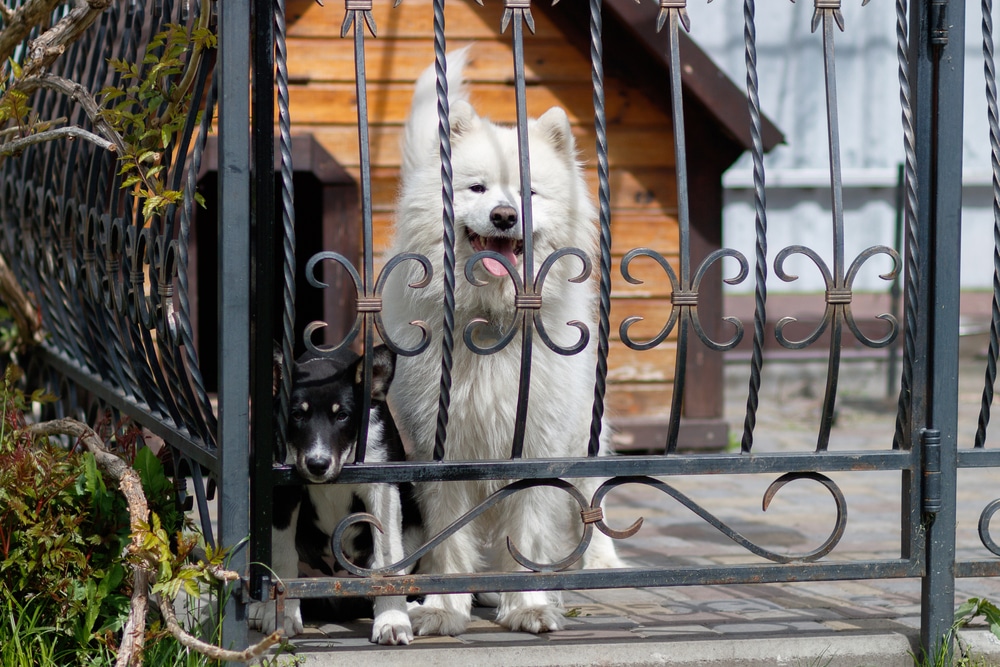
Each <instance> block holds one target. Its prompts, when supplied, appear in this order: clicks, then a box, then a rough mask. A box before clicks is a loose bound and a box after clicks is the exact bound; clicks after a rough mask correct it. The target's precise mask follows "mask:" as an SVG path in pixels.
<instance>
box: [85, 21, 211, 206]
mask: <svg viewBox="0 0 1000 667" xmlns="http://www.w3.org/2000/svg"><path fill="white" fill-rule="evenodd" d="M215 45H216V36H215V35H214V34H213V33H212V32H211V31H210V30H209V29H208V28H206V27H196V28H194V29H192V30H191V31H188V29H187V28H186V27H184V26H181V25H176V24H170V25H168V26H166V28H165V29H164V30H163V32H161V33H159V34H158V35H156V36H155V37H154V38H153V39H152V40H150V43H149V46H147V47H146V53H145V55H144V57H143V59H142V61H141V62H139V63H130V62H128V61H125V60H110V61H109V64H110V65H111V67H112V69H113V70H114V71H115V72H117V73H118V74H119V75H120V76H121V79H122V85H121V86H109V87H107V88H105V89H103V90H102V91H101V93H100V95H101V106H102V109H101V112H100V115H101V117H102V118H103V119H104V120H106V121H107V122H108V123H109V124H110V125H111V127H112V128H113V129H114V130H115V131H116V132H117V133H118V134H120V135H121V137H122V139H123V141H124V144H125V147H126V150H125V151H124V152H123V153H122V154H121V155H119V156H118V159H119V161H120V163H121V167H120V169H119V172H118V173H119V175H121V176H122V185H121V187H122V189H130V188H132V189H134V192H135V195H136V197H137V198H138V199H139V200H141V201H143V202H144V203H143V206H142V215H143V217H144V218H146V219H148V218H150V217H151V216H153V215H156V214H159V213H162V212H163V211H164V210H165V209H166V208H167V207H168V206H170V205H171V204H175V203H177V202H178V201H180V199H181V197H182V196H183V192H182V191H181V190H172V189H170V188H168V187H167V183H166V181H167V179H166V177H167V175H168V171H169V170H168V165H169V163H170V160H169V157H170V151H171V149H172V147H173V145H174V141H173V139H174V137H176V136H178V134H179V133H180V132H181V131H182V130H183V128H184V124H185V122H186V121H187V114H188V110H189V108H190V106H191V91H192V82H193V79H194V72H195V70H196V69H197V68H196V67H195V66H194V64H195V63H197V62H198V61H199V58H200V56H201V54H202V53H203V52H204V51H205V50H207V49H212V48H215ZM199 116H200V114H199ZM195 200H196V201H198V203H199V204H201V205H204V199H203V198H202V197H201V195H198V194H195Z"/></svg>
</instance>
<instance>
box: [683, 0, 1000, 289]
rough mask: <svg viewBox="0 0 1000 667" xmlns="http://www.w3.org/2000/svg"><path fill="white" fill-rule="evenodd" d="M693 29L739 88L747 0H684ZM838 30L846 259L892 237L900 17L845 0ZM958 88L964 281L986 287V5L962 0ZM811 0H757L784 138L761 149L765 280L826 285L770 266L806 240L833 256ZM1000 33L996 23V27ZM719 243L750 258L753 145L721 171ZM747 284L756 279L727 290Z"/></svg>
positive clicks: (774, 114)
mask: <svg viewBox="0 0 1000 667" xmlns="http://www.w3.org/2000/svg"><path fill="white" fill-rule="evenodd" d="M688 11H689V13H690V15H691V35H692V37H693V38H694V39H695V41H697V42H698V44H699V45H700V46H701V47H702V48H703V49H704V50H705V51H706V52H707V53H708V54H709V55H710V56H711V57H712V58H713V59H714V60H715V62H716V63H717V64H718V65H719V67H720V68H722V69H723V70H724V71H725V72H726V73H727V74H728V75H729V76H730V77H731V78H732V79H733V80H734V81H736V82H737V83H738V84H739V85H741V86H745V82H746V69H745V64H744V63H745V60H744V58H745V55H744V39H743V31H744V27H743V2H742V0H715V1H714V2H712V3H711V4H705V3H701V2H698V3H691V4H689V6H688ZM842 11H843V15H844V19H845V23H846V30H845V32H839V31H836V35H835V52H836V55H837V61H836V76H837V94H838V99H839V114H840V140H841V156H842V165H843V180H844V185H845V191H844V209H845V210H844V225H845V246H846V264H847V265H848V266H849V265H850V263H851V261H853V259H854V258H855V257H856V256H857V254H858V253H859V252H860V251H861V250H863V249H864V248H867V247H868V246H871V245H879V244H881V245H889V246H891V245H892V243H893V235H894V232H893V222H894V218H895V211H894V192H893V190H894V188H895V180H896V165H897V164H898V163H899V162H900V161H901V160H902V158H903V140H902V121H901V112H900V104H899V84H898V72H897V62H896V16H895V3H894V2H892V0H872V2H870V3H869V4H868V5H867V6H864V7H862V6H861V2H860V0H859V1H857V2H854V1H845V2H844V6H843V10H842ZM967 11H968V12H969V14H968V16H967V21H966V23H967V27H966V36H967V40H966V42H967V48H966V96H965V113H964V118H965V126H966V140H965V154H964V168H965V177H964V181H965V184H966V190H965V201H964V207H963V245H964V248H963V250H964V251H965V254H964V256H963V268H962V281H963V287H965V288H967V289H969V288H973V289H975V288H988V287H989V286H990V285H991V281H992V267H993V262H992V252H993V251H992V238H993V213H992V201H991V192H990V188H989V187H984V186H988V185H989V175H990V161H989V160H990V151H989V133H988V129H987V128H988V126H987V117H986V104H985V94H984V91H985V80H984V77H983V56H982V47H981V41H982V33H981V27H980V25H981V20H982V19H981V15H980V13H979V7H978V3H970V4H969V5H968V10H967ZM812 14H813V3H812V2H809V0H799V2H797V3H791V2H784V1H782V0H766V1H763V2H758V3H757V38H758V39H757V60H758V73H759V81H760V99H761V105H762V107H763V111H764V113H765V114H767V115H768V117H769V118H770V119H771V120H772V121H774V123H775V124H776V125H777V126H778V127H779V128H780V129H781V130H782V131H783V132H784V134H785V137H786V142H787V145H783V146H779V147H778V148H776V149H775V150H774V151H772V152H771V154H769V155H768V156H767V157H766V158H765V169H766V179H767V181H766V184H767V190H766V196H767V204H768V227H769V239H768V246H769V252H768V255H769V262H770V263H771V268H770V269H769V275H770V278H769V280H768V289H769V290H770V291H774V292H782V291H817V290H822V289H823V281H822V279H821V277H820V275H819V272H818V271H817V270H816V268H815V267H813V266H812V265H811V262H808V261H807V260H802V259H798V260H794V261H793V260H789V262H788V263H787V264H786V267H785V268H786V271H788V272H789V273H794V274H798V275H799V279H798V280H797V281H794V282H791V283H784V282H782V281H780V280H778V279H777V277H775V276H774V275H773V258H774V256H775V255H776V254H777V252H779V251H780V250H781V249H782V248H784V247H786V246H789V245H793V244H803V245H807V246H809V247H811V248H813V249H815V250H816V251H817V252H819V253H820V255H821V256H822V257H823V258H824V259H825V260H826V261H827V263H830V262H831V261H832V251H831V247H832V232H831V222H830V220H831V213H830V208H831V207H830V176H829V167H828V159H829V149H828V145H827V121H826V100H825V86H824V72H823V59H822V28H820V29H819V30H818V31H817V32H816V33H812V32H810V23H811V19H812ZM997 30H998V31H1000V27H998V28H997ZM725 183H726V203H725V212H724V238H725V244H726V245H727V246H729V247H733V248H736V249H738V250H740V251H741V252H743V253H744V254H746V255H747V257H748V259H749V260H750V261H751V262H752V261H753V242H754V206H753V187H752V186H753V178H752V172H751V162H750V157H749V155H745V156H744V157H743V158H742V159H741V160H740V161H739V162H738V163H737V164H736V165H734V166H733V167H732V168H731V169H730V170H729V172H728V173H727V174H726V179H725ZM889 265H890V264H889V262H888V260H883V259H882V258H875V259H872V260H870V262H869V264H868V265H866V269H865V270H864V272H863V273H862V275H860V276H859V279H858V281H857V282H856V283H855V287H856V288H857V289H859V290H871V291H882V290H885V289H887V288H888V283H886V282H885V281H882V280H880V279H879V278H878V274H879V273H881V272H883V271H885V270H886V269H887V268H888V267H889ZM752 288H753V284H752V277H751V278H748V279H747V281H746V282H744V283H743V284H742V285H739V286H736V287H732V288H729V290H730V292H746V291H750V290H751V289H752Z"/></svg>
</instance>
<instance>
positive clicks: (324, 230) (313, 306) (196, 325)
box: [189, 135, 361, 392]
mask: <svg viewBox="0 0 1000 667" xmlns="http://www.w3.org/2000/svg"><path fill="white" fill-rule="evenodd" d="M275 143H276V145H275V151H274V153H275V167H274V168H275V172H276V173H275V211H274V216H275V217H274V219H275V221H277V223H276V224H278V225H280V224H281V223H280V221H281V195H280V193H281V181H280V178H281V177H280V174H278V173H277V172H278V170H279V165H278V162H277V161H278V159H279V158H278V147H277V141H276V142H275ZM291 154H292V164H293V166H294V175H293V186H294V191H295V200H294V207H295V241H296V242H295V259H296V276H295V284H296V297H295V312H296V318H295V355H296V356H298V355H299V354H301V353H302V352H303V351H304V347H303V344H302V331H303V329H304V328H305V326H306V325H307V324H308V323H309V322H312V321H316V320H319V321H323V322H326V323H327V325H328V326H327V327H326V329H324V330H323V331H321V332H316V334H315V337H314V340H315V341H316V342H317V343H319V344H332V343H336V342H338V341H340V340H342V339H343V338H344V337H345V336H346V335H347V333H348V332H349V331H350V327H351V324H352V323H353V322H354V310H355V301H356V298H357V292H356V290H355V287H354V283H353V281H352V280H351V279H350V277H349V276H348V275H347V272H346V271H344V270H343V269H341V268H340V267H338V266H335V265H334V264H333V263H332V262H323V263H322V265H321V267H320V268H318V269H317V271H318V272H321V275H318V276H317V277H319V278H321V279H322V280H323V282H325V283H326V284H327V285H329V287H328V288H326V289H323V290H320V289H317V288H314V287H311V286H310V285H309V283H308V282H307V281H306V278H305V265H306V262H307V261H308V260H309V258H310V257H311V256H312V255H314V254H315V253H317V252H319V251H323V250H331V251H334V252H338V253H340V254H341V255H343V256H344V257H346V258H347V259H348V260H350V261H351V262H352V263H353V264H354V265H355V266H357V262H358V255H359V250H360V246H361V238H360V228H361V224H360V215H359V207H358V188H357V184H356V182H355V180H354V179H353V178H352V177H351V175H350V174H348V173H347V171H345V170H344V168H343V167H341V166H340V164H339V163H338V162H337V161H336V160H334V159H333V157H331V156H330V154H329V153H328V152H327V151H326V150H325V149H324V148H323V147H322V146H321V145H320V144H319V143H318V142H317V141H316V140H315V139H314V138H313V137H312V136H311V135H303V136H298V137H294V138H293V139H292V151H291ZM218 164H219V163H218V141H217V138H216V137H210V138H209V140H208V142H207V144H206V146H205V154H204V159H203V162H202V169H201V173H200V174H199V178H198V191H199V192H200V193H201V194H202V196H204V197H205V204H206V206H205V207H204V208H202V207H198V208H197V210H196V213H195V221H194V225H193V226H192V235H191V246H190V254H189V257H190V260H189V261H190V274H189V275H190V286H191V287H190V293H191V295H192V298H191V301H192V304H191V328H192V330H193V334H194V341H195V346H196V348H197V349H198V357H199V360H200V366H201V370H202V374H203V375H204V379H205V387H206V389H207V390H208V391H210V392H215V391H216V390H217V389H218V346H217V344H216V342H215V341H216V339H217V336H218V330H219V326H218V303H219V295H218V289H219V287H218V286H217V284H216V276H217V267H218V262H219V259H218V258H219V244H218V220H217V213H216V212H217V210H218V206H217V203H218ZM247 224H249V221H248V222H247ZM274 245H275V247H274V260H273V261H274V266H275V267H276V270H278V271H279V276H280V266H281V251H282V248H281V243H280V241H276V242H275V244H274ZM199 277H204V280H201V281H199ZM222 289H225V286H222ZM280 299H281V293H280V290H277V291H276V293H275V306H278V305H279V304H280ZM275 312H276V313H277V315H276V321H275V322H274V323H273V326H274V331H279V332H280V331H281V322H280V317H281V316H280V312H281V310H280V309H279V308H275Z"/></svg>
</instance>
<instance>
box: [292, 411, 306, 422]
mask: <svg viewBox="0 0 1000 667" xmlns="http://www.w3.org/2000/svg"><path fill="white" fill-rule="evenodd" d="M289 416H290V417H291V418H292V419H293V420H295V421H297V422H300V421H302V420H303V419H305V418H306V413H304V412H303V411H302V410H292V411H291V413H290V414H289Z"/></svg>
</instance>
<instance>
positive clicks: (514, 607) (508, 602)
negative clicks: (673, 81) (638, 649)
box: [383, 49, 624, 635]
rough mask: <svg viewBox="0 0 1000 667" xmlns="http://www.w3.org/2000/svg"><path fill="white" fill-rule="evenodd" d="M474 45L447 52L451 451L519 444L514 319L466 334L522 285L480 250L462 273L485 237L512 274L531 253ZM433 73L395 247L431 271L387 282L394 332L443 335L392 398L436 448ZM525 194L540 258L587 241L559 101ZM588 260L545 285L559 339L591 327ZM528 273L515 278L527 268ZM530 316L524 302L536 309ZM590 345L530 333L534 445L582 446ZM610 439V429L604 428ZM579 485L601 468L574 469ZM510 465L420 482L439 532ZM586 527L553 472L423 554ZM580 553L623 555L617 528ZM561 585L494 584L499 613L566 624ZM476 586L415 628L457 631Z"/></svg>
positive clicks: (493, 451)
mask: <svg viewBox="0 0 1000 667" xmlns="http://www.w3.org/2000/svg"><path fill="white" fill-rule="evenodd" d="M466 59H467V49H463V50H461V51H458V52H455V53H452V54H450V55H449V57H448V80H449V90H450V95H449V97H450V107H451V114H450V120H451V147H452V156H451V157H452V166H453V172H454V192H455V199H454V201H455V236H456V242H455V246H456V247H455V256H456V265H457V269H456V277H455V303H456V306H455V341H456V342H455V347H454V357H453V358H454V364H453V369H452V374H453V384H452V387H451V404H450V407H451V409H450V413H449V416H450V421H449V426H448V439H447V445H446V458H447V459H450V460H479V459H506V458H509V457H510V454H511V444H512V441H513V433H514V425H515V424H514V422H515V415H516V405H517V397H518V388H519V375H520V365H521V334H520V332H518V333H517V335H515V336H514V338H513V340H511V341H510V343H509V344H508V345H507V346H506V347H504V348H503V349H502V350H500V351H498V352H495V353H494V354H489V355H481V354H477V353H475V352H473V351H472V350H470V349H469V348H468V347H467V346H466V344H465V343H464V341H463V331H464V329H465V326H466V325H467V323H469V322H470V321H473V320H474V319H481V320H486V322H487V323H486V324H481V325H479V326H478V327H477V329H476V338H477V339H478V343H477V344H479V345H480V346H485V345H489V344H490V343H491V340H490V339H491V338H492V339H493V340H494V341H495V340H498V339H500V338H502V337H503V336H504V335H505V333H507V332H509V331H510V327H511V326H512V325H513V326H518V327H519V326H520V322H519V319H516V316H517V314H518V313H517V309H516V308H515V303H514V301H515V300H514V297H515V289H514V283H513V280H512V278H511V277H510V276H509V275H508V273H507V270H506V268H505V267H504V266H503V262H501V261H499V260H498V259H496V258H489V259H485V260H482V261H480V262H477V263H476V265H475V268H474V271H473V273H474V275H475V278H476V279H477V281H478V282H481V283H484V284H482V285H474V284H472V283H470V282H469V281H468V280H467V279H466V277H465V274H464V270H465V265H466V262H467V260H468V259H469V258H470V257H471V256H472V255H473V254H474V253H476V252H479V251H481V250H491V251H493V252H495V253H498V254H499V255H500V256H502V257H504V258H505V259H506V260H507V262H508V263H509V264H511V265H512V266H513V267H514V269H515V273H516V274H517V275H520V272H521V271H522V270H523V269H522V261H523V259H524V257H523V251H524V237H523V224H522V221H521V197H520V192H521V186H520V177H519V173H518V164H519V162H518V148H517V132H516V130H515V129H513V128H506V127H500V126H497V125H494V124H493V123H491V122H490V121H489V120H487V119H484V118H480V117H479V116H478V115H477V113H476V111H475V110H474V109H473V108H472V106H471V105H470V104H469V103H468V101H466V100H467V95H466V92H465V90H464V85H463V80H462V70H463V68H464V65H465V62H466ZM434 83H435V74H434V71H433V68H430V69H428V70H427V71H426V72H424V74H423V75H421V77H420V79H419V80H418V81H417V84H416V91H415V93H414V98H413V106H412V109H411V111H410V116H409V118H408V119H407V122H406V129H405V135H404V140H403V141H404V145H403V174H402V185H401V192H400V197H399V202H398V208H397V215H396V230H395V244H394V247H393V250H392V254H393V255H395V254H398V253H402V252H416V253H420V254H422V255H424V256H425V257H427V258H428V260H430V262H431V264H432V265H433V268H434V276H433V280H432V281H431V283H430V285H429V286H427V287H425V288H422V289H414V288H411V287H408V286H407V285H408V284H409V283H413V282H415V281H417V280H419V279H420V277H421V276H422V269H420V267H419V266H417V265H416V263H415V262H407V263H404V265H402V266H400V267H399V268H397V269H396V271H395V272H394V274H393V275H392V276H391V277H390V280H389V281H388V283H387V285H386V288H385V290H384V293H383V298H384V316H385V323H386V326H387V328H388V331H389V334H390V336H391V337H392V338H393V340H395V341H397V342H398V343H400V344H403V345H409V346H412V345H414V344H415V343H416V342H417V341H418V340H419V339H420V331H419V329H418V328H417V327H415V326H412V325H411V322H413V321H415V320H423V321H425V322H426V323H427V325H428V327H429V328H430V329H431V332H432V336H433V339H432V340H433V341H434V344H433V345H432V346H431V347H429V348H428V349H427V350H426V351H425V352H424V353H422V354H419V355H417V356H412V357H404V356H400V357H399V359H398V362H397V371H396V379H395V382H394V383H393V385H392V388H391V393H390V399H389V400H390V405H391V406H392V409H393V412H394V414H395V416H396V418H397V422H398V424H399V427H400V430H401V432H402V433H403V436H404V440H407V441H408V442H409V443H410V444H411V447H412V450H413V451H412V452H411V458H414V459H417V460H429V459H431V458H432V456H433V449H434V440H435V431H436V422H437V409H438V387H439V384H438V383H439V377H440V369H441V359H440V353H439V350H440V341H441V331H442V327H443V314H442V313H443V294H444V287H443V279H442V273H443V271H442V264H443V241H442V229H443V227H442V198H441V161H440V157H439V148H438V129H437V128H438V120H437V109H436V93H435V85H434ZM528 135H529V154H530V159H531V190H532V199H531V209H532V213H533V223H534V225H533V229H534V232H533V236H532V239H533V244H534V261H535V264H534V266H535V272H536V274H537V272H538V270H539V268H540V267H541V265H542V263H543V262H544V260H545V259H546V258H547V257H548V256H549V255H551V254H552V253H553V252H555V251H556V250H558V249H560V248H566V247H572V248H579V249H581V250H582V251H583V252H584V253H586V254H587V255H588V256H590V257H592V256H593V255H594V254H595V250H596V246H597V226H596V224H595V222H594V221H595V219H596V217H597V216H596V212H595V209H594V206H593V204H592V203H591V200H590V198H589V196H588V194H587V191H586V184H585V182H584V180H583V177H582V174H581V171H580V166H579V165H578V163H577V161H576V159H577V156H576V146H575V142H574V139H573V135H572V131H571V128H570V124H569V120H568V118H567V116H566V113H565V111H563V110H562V109H560V108H552V109H550V110H549V111H547V112H546V113H545V114H543V115H542V116H541V117H539V118H538V119H537V120H531V121H529V125H528ZM581 271H582V262H581V261H580V259H579V258H577V257H573V256H568V257H562V258H560V259H558V260H557V261H556V262H555V263H554V265H553V266H552V268H551V269H550V271H549V273H548V275H547V277H546V279H545V283H544V289H543V292H542V306H541V315H542V319H543V323H544V327H545V330H546V332H547V333H548V335H549V336H550V337H551V338H552V340H553V341H554V342H555V343H556V344H557V345H560V346H562V347H565V348H568V347H572V346H573V345H574V344H575V343H576V342H577V341H578V340H579V337H580V334H579V331H578V330H577V329H575V328H573V327H571V326H568V325H567V322H570V321H572V320H579V321H580V322H582V323H583V324H585V325H586V326H587V327H588V328H589V329H590V332H591V335H592V337H593V338H596V335H597V325H596V294H595V287H596V284H595V283H594V282H593V281H592V280H590V279H587V280H583V281H582V282H571V279H573V278H577V277H578V276H579V275H580V273H581ZM518 281H520V278H518ZM529 317H530V311H529ZM595 369H596V345H595V344H593V343H591V344H590V345H589V346H588V347H587V348H586V349H585V350H584V351H582V352H581V353H579V354H577V355H572V356H563V355H559V354H556V353H554V352H553V351H551V350H550V349H549V348H548V347H546V346H545V345H544V343H543V342H542V341H541V340H540V338H539V336H538V334H537V333H536V334H535V338H534V347H533V356H532V365H531V384H530V403H529V408H528V414H527V422H526V429H525V433H526V435H525V438H524V451H523V456H524V457H525V458H549V457H568V456H586V453H587V442H588V437H589V430H590V421H591V409H592V407H591V405H592V401H593V396H594V382H595V373H596V371H595ZM604 433H605V437H604V439H605V440H607V434H608V431H607V429H605V430H604ZM579 483H580V485H581V487H582V490H583V492H584V495H587V496H588V498H589V497H590V495H589V494H590V493H591V492H592V491H593V489H594V488H595V486H596V483H597V482H596V481H595V480H582V481H580V482H579ZM506 484H507V482H504V481H487V482H476V481H470V482H441V483H425V484H423V485H421V486H419V487H418V489H417V496H418V501H419V503H420V507H421V512H422V513H423V516H424V523H425V528H426V534H427V535H428V537H430V536H433V535H436V534H438V533H439V532H441V530H442V529H444V528H445V527H447V526H448V525H449V524H450V523H451V522H452V521H453V520H455V519H456V518H458V517H460V516H461V515H462V514H464V513H465V512H466V511H468V510H469V509H471V508H472V507H473V506H475V505H476V504H477V503H479V502H480V501H482V500H483V499H484V498H485V497H486V496H488V495H489V494H490V493H492V492H494V491H495V490H497V489H498V488H501V487H502V486H505V485H506ZM580 534H581V518H580V515H579V506H578V505H577V503H576V502H575V501H573V500H572V499H571V498H570V497H569V496H568V495H567V494H566V493H565V492H563V491H558V490H555V489H552V488H545V487H543V488H538V489H532V490H528V491H521V492H519V493H517V494H515V495H513V496H511V497H509V498H507V499H506V500H504V501H503V502H502V503H500V505H499V506H497V507H495V508H494V509H493V510H491V511H489V512H487V513H486V514H484V515H483V516H481V517H480V518H479V519H478V520H477V521H476V522H474V523H473V524H472V525H470V526H468V527H466V528H463V529H462V530H460V531H459V532H458V533H456V534H455V535H453V536H452V537H450V538H448V539H447V540H446V541H445V542H444V543H442V544H441V545H440V546H438V547H437V548H436V549H435V550H434V551H433V552H432V553H431V554H429V556H428V557H426V558H425V559H424V560H423V561H422V562H421V570H422V571H425V572H436V573H471V572H476V571H483V570H484V569H486V570H501V571H513V570H517V569H520V566H519V565H517V564H516V562H515V561H514V560H513V558H511V556H510V554H509V553H508V551H507V548H506V538H508V537H509V538H510V539H511V541H512V542H513V543H514V544H515V545H516V547H517V548H518V549H519V550H520V551H521V552H522V553H523V554H524V555H525V556H526V557H528V558H529V559H531V560H533V561H535V562H539V563H553V562H555V561H557V560H560V559H561V558H563V557H565V556H566V555H568V554H569V552H570V551H571V549H572V548H573V546H575V545H576V544H578V542H579V538H580ZM583 565H584V567H588V568H590V567H624V564H623V563H622V562H621V561H620V560H619V559H618V557H617V555H616V554H615V550H614V545H613V544H612V542H611V540H610V539H609V538H607V537H605V536H604V535H603V534H601V533H600V532H599V531H596V530H595V531H594V538H593V541H592V543H591V546H590V548H589V549H588V551H587V555H586V556H585V557H584V563H583ZM557 602H558V595H555V596H553V595H548V594H546V593H542V592H523V593H503V594H501V595H500V603H499V609H498V611H497V622H498V623H500V624H501V625H504V626H506V627H508V628H510V629H511V630H524V631H528V632H536V633H537V632H547V631H551V630H558V629H560V628H561V627H562V625H563V618H564V616H563V613H562V610H561V609H560V608H559V606H558V604H557ZM471 603H472V596H471V595H464V594H457V595H430V596H428V597H427V599H426V601H425V602H424V604H423V605H421V606H419V607H416V608H413V609H411V612H410V613H411V618H412V620H413V629H414V632H415V633H417V634H420V635H429V634H448V635H455V634H460V633H461V632H462V631H464V629H465V627H466V625H467V623H468V621H469V617H470V608H471Z"/></svg>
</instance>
